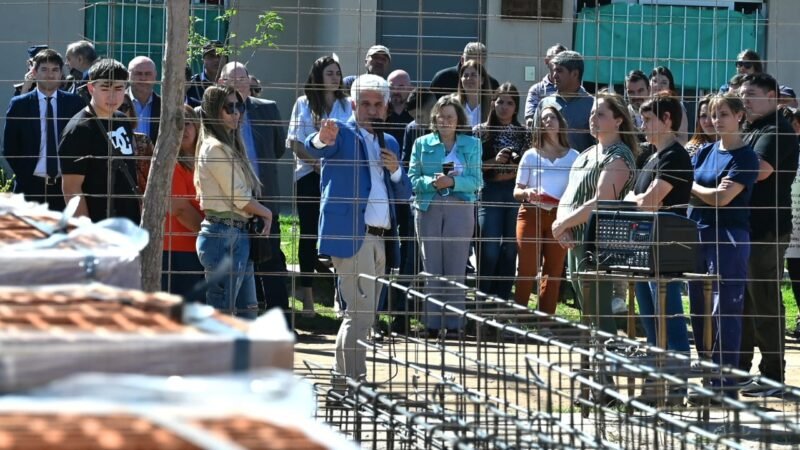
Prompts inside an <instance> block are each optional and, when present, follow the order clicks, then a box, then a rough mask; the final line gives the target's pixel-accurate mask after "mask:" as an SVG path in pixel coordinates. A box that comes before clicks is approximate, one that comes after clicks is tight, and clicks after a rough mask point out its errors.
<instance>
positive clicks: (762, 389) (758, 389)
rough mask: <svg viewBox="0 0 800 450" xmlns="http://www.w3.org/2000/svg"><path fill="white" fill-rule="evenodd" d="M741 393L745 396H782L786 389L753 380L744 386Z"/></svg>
mask: <svg viewBox="0 0 800 450" xmlns="http://www.w3.org/2000/svg"><path fill="white" fill-rule="evenodd" d="M739 392H741V394H742V395H743V396H744V397H759V398H763V397H778V398H782V397H783V394H784V391H783V388H780V387H775V386H771V385H768V384H766V383H764V382H759V381H752V382H751V383H749V384H748V385H747V386H745V387H744V388H742V390H741V391H739Z"/></svg>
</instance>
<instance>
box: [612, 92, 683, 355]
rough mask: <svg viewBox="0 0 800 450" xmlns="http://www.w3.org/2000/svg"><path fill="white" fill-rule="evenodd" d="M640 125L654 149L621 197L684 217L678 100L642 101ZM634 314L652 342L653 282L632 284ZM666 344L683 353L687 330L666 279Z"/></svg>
mask: <svg viewBox="0 0 800 450" xmlns="http://www.w3.org/2000/svg"><path fill="white" fill-rule="evenodd" d="M641 114H642V119H643V122H644V125H643V129H644V132H645V135H646V136H647V141H648V142H649V143H650V144H651V145H652V146H653V147H654V149H655V152H654V153H653V155H652V156H650V158H649V159H648V160H647V162H646V163H645V165H644V167H643V168H642V170H641V171H640V172H639V175H638V177H637V180H636V184H635V185H634V188H633V192H631V193H629V194H628V196H627V198H626V200H629V201H633V202H636V204H637V205H638V206H639V208H640V209H644V210H648V211H664V210H666V211H669V212H674V213H676V214H679V215H681V216H686V205H687V204H688V203H689V197H690V196H691V191H692V182H693V181H694V168H693V167H692V161H691V158H690V157H689V154H688V153H687V152H686V149H684V148H683V146H682V145H681V144H680V143H679V142H678V140H677V138H676V136H675V133H677V132H678V129H679V126H680V123H681V118H682V114H683V111H682V108H681V105H680V102H679V101H678V100H677V99H675V97H673V96H671V95H669V94H668V93H665V92H661V93H658V94H655V95H654V96H653V97H651V98H650V99H648V100H646V101H645V102H644V103H643V104H642V107H641ZM636 299H637V301H638V303H639V318H640V320H641V322H642V326H643V327H644V329H645V332H646V334H647V342H648V343H649V344H651V345H656V343H657V342H656V320H655V317H654V316H655V313H656V303H655V302H656V301H657V299H658V283H656V282H651V283H646V282H638V283H636ZM664 313H665V314H666V315H667V317H670V319H668V320H667V349H668V350H672V351H675V352H681V353H685V354H686V356H689V333H688V330H687V328H686V321H685V320H684V319H683V317H682V316H683V303H682V300H681V282H679V281H675V282H671V283H668V284H667V303H666V311H665V312H664Z"/></svg>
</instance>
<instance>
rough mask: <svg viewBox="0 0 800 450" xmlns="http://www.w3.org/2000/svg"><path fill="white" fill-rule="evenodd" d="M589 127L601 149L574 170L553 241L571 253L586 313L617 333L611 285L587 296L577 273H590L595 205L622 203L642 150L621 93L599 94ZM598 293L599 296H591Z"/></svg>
mask: <svg viewBox="0 0 800 450" xmlns="http://www.w3.org/2000/svg"><path fill="white" fill-rule="evenodd" d="M589 126H590V130H591V133H592V136H594V137H595V138H596V139H597V145H594V146H592V147H589V148H588V149H586V150H585V151H584V152H583V153H581V154H580V155H579V156H578V158H577V159H576V160H575V163H574V164H573V165H572V169H571V171H570V177H569V184H568V185H567V190H566V191H565V192H564V195H562V196H561V201H560V202H559V205H558V213H557V215H556V220H555V222H553V237H554V238H555V239H557V240H558V241H559V243H561V245H562V246H563V247H566V248H569V253H568V257H567V261H568V268H569V274H570V278H571V280H572V286H573V289H574V290H575V296H576V300H577V301H578V303H579V304H580V305H581V310H582V312H583V314H585V315H586V316H587V317H590V318H594V317H595V316H596V315H597V313H599V323H596V324H594V325H595V326H597V327H599V328H600V330H602V331H606V332H608V333H612V334H616V330H617V328H616V323H615V322H614V318H613V317H612V315H611V295H612V283H611V282H608V281H600V282H597V283H596V285H595V286H593V287H592V289H591V291H590V292H583V291H582V285H581V280H580V279H578V277H577V276H576V275H575V274H576V273H577V272H578V271H581V270H584V269H585V268H586V267H585V257H586V250H585V247H584V244H583V233H584V228H585V226H586V222H588V221H589V216H590V215H591V213H592V211H593V210H594V209H595V207H596V204H597V201H598V200H622V199H623V198H624V197H625V194H627V193H628V191H630V190H631V188H632V187H633V181H634V170H635V168H636V163H635V161H636V154H637V153H638V152H639V145H638V141H637V138H636V133H637V130H636V129H635V127H634V125H633V121H632V120H631V117H630V115H629V114H628V108H627V107H626V106H625V103H624V101H623V100H622V97H620V96H619V95H617V94H613V93H609V92H606V91H600V92H599V93H598V94H597V96H596V98H595V104H594V107H593V108H592V113H591V116H590V117H589ZM595 289H597V290H598V291H597V292H598V295H595V293H594V292H593V291H594V290H595ZM585 299H592V300H589V301H585Z"/></svg>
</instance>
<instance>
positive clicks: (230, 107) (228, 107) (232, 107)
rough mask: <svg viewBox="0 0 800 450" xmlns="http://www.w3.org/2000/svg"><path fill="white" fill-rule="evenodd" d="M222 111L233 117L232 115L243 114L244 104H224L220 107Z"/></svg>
mask: <svg viewBox="0 0 800 450" xmlns="http://www.w3.org/2000/svg"><path fill="white" fill-rule="evenodd" d="M222 110H223V111H225V112H226V113H228V114H230V115H233V114H234V113H237V112H238V113H239V114H244V103H239V102H234V103H225V105H223V106H222Z"/></svg>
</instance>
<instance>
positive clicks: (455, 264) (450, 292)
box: [408, 96, 483, 335]
mask: <svg viewBox="0 0 800 450" xmlns="http://www.w3.org/2000/svg"><path fill="white" fill-rule="evenodd" d="M431 129H432V130H433V133H431V134H429V135H426V136H422V137H420V138H419V139H417V140H416V141H415V142H414V150H413V152H412V154H411V161H410V163H409V168H408V177H409V178H410V179H411V186H412V188H413V190H414V194H415V197H414V210H415V212H416V218H415V226H416V230H417V236H418V238H419V243H420V248H421V250H422V266H423V268H424V270H425V272H428V273H430V274H433V275H436V276H444V277H447V278H448V279H450V280H452V281H455V282H458V283H464V275H465V267H466V265H467V258H469V245H470V241H471V239H472V231H473V229H474V227H475V200H476V193H477V192H478V191H479V190H480V188H481V185H482V183H483V178H482V176H481V143H480V141H479V140H478V139H476V138H474V137H472V136H470V135H469V123H468V122H467V115H466V113H465V111H464V107H463V106H461V104H460V103H459V102H458V100H456V99H455V97H452V96H445V97H442V98H440V99H439V101H437V102H436V105H435V106H434V107H433V110H432V111H431ZM426 290H427V293H428V294H429V295H430V296H431V297H432V298H433V299H435V300H439V301H443V302H447V304H449V305H452V306H454V307H456V308H458V309H461V310H463V309H464V295H465V293H464V291H463V290H462V289H457V288H455V287H454V286H452V285H450V284H449V283H447V282H443V281H438V280H428V281H427V283H426ZM422 322H423V323H424V324H425V327H426V329H427V333H428V335H431V334H434V335H435V334H437V333H439V334H442V333H444V334H446V333H447V332H451V333H456V334H457V333H458V332H459V330H461V329H462V328H463V323H462V319H461V318H460V316H458V315H457V314H455V313H447V314H445V313H444V311H442V308H440V307H439V306H437V305H434V304H432V303H430V302H425V308H424V315H423V317H422Z"/></svg>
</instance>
